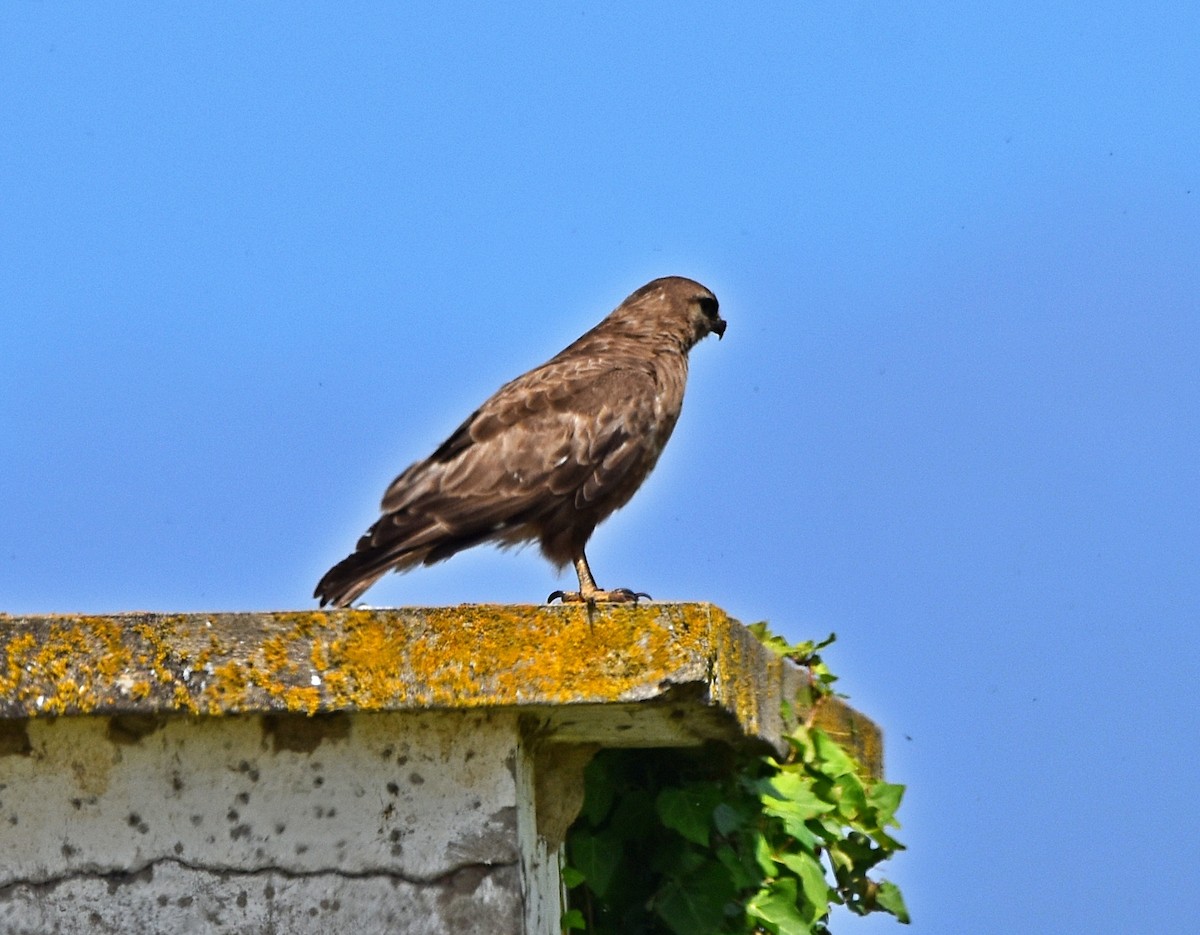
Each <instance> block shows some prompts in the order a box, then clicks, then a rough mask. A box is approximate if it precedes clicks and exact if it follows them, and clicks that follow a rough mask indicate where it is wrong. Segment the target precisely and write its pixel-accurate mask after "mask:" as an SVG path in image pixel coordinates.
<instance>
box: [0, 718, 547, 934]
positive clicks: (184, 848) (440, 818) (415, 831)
mask: <svg viewBox="0 0 1200 935" xmlns="http://www.w3.org/2000/svg"><path fill="white" fill-rule="evenodd" d="M519 746H520V745H519V740H518V730H517V715H516V714H515V713H514V712H490V713H479V712H474V713H458V712H425V713H422V714H408V713H380V714H354V715H349V714H345V715H330V716H325V717H317V718H308V717H304V716H302V715H301V716H297V715H278V716H232V717H219V718H216V717H213V718H208V717H161V718H155V717H147V716H141V715H138V716H132V717H114V718H107V717H68V718H58V719H55V720H28V721H16V722H9V723H8V726H7V727H6V729H5V734H4V740H3V742H2V743H0V749H2V750H4V751H5V752H6V755H2V756H0V930H2V931H4V932H38V933H43V932H62V933H71V932H80V933H83V932H88V933H95V932H122V933H128V932H161V933H172V932H205V931H223V932H246V933H251V932H254V933H263V932H281V933H282V932H297V933H299V932H358V933H369V932H385V931H398V932H407V933H435V932H438V933H440V932H457V933H480V935H485V933H486V935H503V933H509V932H512V933H518V932H521V931H523V930H524V921H523V920H524V914H525V901H524V898H523V893H522V886H521V867H520V840H519V833H520V832H519V827H518V826H519V824H520V823H521V820H522V819H521V817H520V812H521V807H520V803H519V802H518V790H519V788H520V785H521V780H520V776H519V769H520V761H521V759H522V753H521V751H520V749H519ZM528 804H529V803H528V802H527V803H526V807H528Z"/></svg>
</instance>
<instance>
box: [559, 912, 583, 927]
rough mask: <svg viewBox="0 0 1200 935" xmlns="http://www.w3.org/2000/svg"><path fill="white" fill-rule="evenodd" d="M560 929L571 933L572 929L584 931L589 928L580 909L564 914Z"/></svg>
mask: <svg viewBox="0 0 1200 935" xmlns="http://www.w3.org/2000/svg"><path fill="white" fill-rule="evenodd" d="M560 927H561V928H563V929H566V930H567V931H570V930H572V929H579V930H581V931H582V930H583V929H586V928H587V922H586V920H585V919H584V918H583V912H582V911H581V910H579V909H569V910H568V911H566V912H564V913H563V916H562V920H561V922H560Z"/></svg>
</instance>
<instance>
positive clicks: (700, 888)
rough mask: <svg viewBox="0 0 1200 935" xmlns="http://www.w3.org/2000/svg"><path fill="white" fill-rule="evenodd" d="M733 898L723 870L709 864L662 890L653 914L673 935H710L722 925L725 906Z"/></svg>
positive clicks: (656, 900) (672, 882)
mask: <svg viewBox="0 0 1200 935" xmlns="http://www.w3.org/2000/svg"><path fill="white" fill-rule="evenodd" d="M734 895H735V893H734V889H733V885H732V883H731V881H730V879H729V874H727V873H726V872H725V869H724V867H722V866H721V865H720V864H719V863H716V862H710V863H707V864H705V865H704V866H703V867H701V868H700V869H699V870H697V871H696V872H695V873H693V874H691V875H689V876H687V877H685V878H683V879H681V880H672V881H671V882H670V883H668V884H667V885H666V886H665V887H663V889H662V892H661V893H660V894H659V895H658V896H657V897H656V898H655V900H654V911H655V912H656V913H658V916H659V918H661V919H662V920H663V922H665V923H666V925H667V928H669V929H670V930H671V931H672V932H674V933H675V935H714V933H716V932H719V931H720V930H721V928H722V927H723V926H724V924H725V906H726V904H727V903H729V902H730V901H731V900H732V899H733V897H734Z"/></svg>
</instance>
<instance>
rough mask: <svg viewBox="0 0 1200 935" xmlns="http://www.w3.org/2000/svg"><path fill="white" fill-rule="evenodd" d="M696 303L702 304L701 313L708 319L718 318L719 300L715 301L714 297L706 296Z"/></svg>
mask: <svg viewBox="0 0 1200 935" xmlns="http://www.w3.org/2000/svg"><path fill="white" fill-rule="evenodd" d="M696 301H697V302H698V303H699V304H700V311H702V312H703V313H704V314H705V316H706V317H707V318H716V317H717V300H716V299H714V298H713V297H712V296H707V295H705V296H701V297H700V298H698V299H697V300H696Z"/></svg>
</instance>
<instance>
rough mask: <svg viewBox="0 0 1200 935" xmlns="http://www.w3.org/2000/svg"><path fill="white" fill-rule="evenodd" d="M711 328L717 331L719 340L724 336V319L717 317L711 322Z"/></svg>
mask: <svg viewBox="0 0 1200 935" xmlns="http://www.w3.org/2000/svg"><path fill="white" fill-rule="evenodd" d="M712 330H713V331H715V332H716V333H717V340H718V341H720V340H721V338H723V337H725V319H724V318H718V319H717V320H716V321H714V322H713V323H712Z"/></svg>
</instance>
